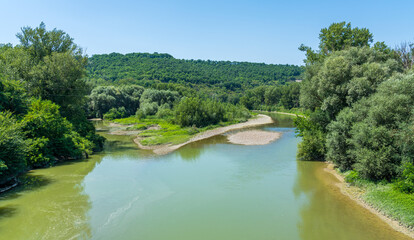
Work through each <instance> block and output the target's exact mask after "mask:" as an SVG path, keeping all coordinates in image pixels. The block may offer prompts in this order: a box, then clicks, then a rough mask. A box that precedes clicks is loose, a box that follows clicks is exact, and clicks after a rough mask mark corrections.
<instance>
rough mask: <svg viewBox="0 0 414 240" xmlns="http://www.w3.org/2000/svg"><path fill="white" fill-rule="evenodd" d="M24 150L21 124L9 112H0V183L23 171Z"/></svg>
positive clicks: (24, 144)
mask: <svg viewBox="0 0 414 240" xmlns="http://www.w3.org/2000/svg"><path fill="white" fill-rule="evenodd" d="M25 150H26V143H25V141H24V135H23V132H22V128H21V124H20V123H18V122H17V121H16V119H14V118H13V116H12V114H11V113H10V112H0V184H3V183H5V182H7V181H9V180H10V179H11V178H13V177H15V176H16V175H18V174H19V173H21V172H23V171H25V169H26V161H25Z"/></svg>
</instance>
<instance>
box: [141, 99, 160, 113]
mask: <svg viewBox="0 0 414 240" xmlns="http://www.w3.org/2000/svg"><path fill="white" fill-rule="evenodd" d="M140 110H142V113H143V115H144V117H146V116H152V115H155V114H156V113H157V111H158V104H157V103H156V102H144V103H142V104H141V107H140Z"/></svg>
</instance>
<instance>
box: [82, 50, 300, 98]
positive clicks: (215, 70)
mask: <svg viewBox="0 0 414 240" xmlns="http://www.w3.org/2000/svg"><path fill="white" fill-rule="evenodd" d="M87 70H88V76H89V77H88V81H89V82H91V83H93V84H96V85H105V84H107V85H108V84H109V85H113V84H137V85H140V86H144V87H151V88H156V87H157V86H158V85H160V86H165V85H168V84H169V85H170V86H171V85H179V86H184V87H188V88H191V89H194V90H196V91H197V92H198V93H199V94H200V95H204V96H206V97H210V98H216V99H219V100H220V101H228V102H233V103H237V102H238V101H239V99H240V97H241V96H242V94H243V93H244V92H245V91H246V90H248V89H252V88H254V87H257V86H262V85H269V86H271V85H273V86H274V85H283V84H285V83H286V82H291V81H294V80H296V79H300V78H301V76H302V73H303V67H299V66H294V65H274V64H264V63H248V62H230V61H210V60H207V61H203V60H181V59H175V58H173V57H172V56H171V55H169V54H159V53H154V54H149V53H130V54H125V55H123V54H119V53H111V54H103V55H93V56H92V57H90V58H89V63H88V65H87Z"/></svg>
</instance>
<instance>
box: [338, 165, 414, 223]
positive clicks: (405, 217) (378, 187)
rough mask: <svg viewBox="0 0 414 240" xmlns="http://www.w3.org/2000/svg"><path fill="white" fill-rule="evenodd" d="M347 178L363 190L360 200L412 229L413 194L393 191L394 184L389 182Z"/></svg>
mask: <svg viewBox="0 0 414 240" xmlns="http://www.w3.org/2000/svg"><path fill="white" fill-rule="evenodd" d="M340 174H342V175H344V176H348V175H350V174H352V173H351V171H348V172H345V173H340ZM347 178H348V182H351V183H352V185H355V186H357V187H359V188H362V189H364V190H365V193H364V194H363V196H362V198H363V200H364V201H365V202H366V203H368V204H369V205H371V206H372V207H374V208H375V209H377V210H379V211H380V212H382V213H384V214H385V215H387V216H389V217H390V218H392V219H395V220H397V221H399V222H400V223H402V224H403V225H405V226H407V227H409V228H414V194H407V193H402V192H400V191H398V190H395V189H394V187H393V185H394V184H393V183H389V182H377V183H376V182H372V181H368V180H362V179H360V178H359V177H356V176H353V177H351V178H349V177H346V179H347ZM349 180H351V181H349Z"/></svg>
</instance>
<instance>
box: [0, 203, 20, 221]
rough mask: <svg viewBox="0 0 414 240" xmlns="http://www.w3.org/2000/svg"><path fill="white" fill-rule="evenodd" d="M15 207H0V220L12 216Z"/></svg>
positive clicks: (15, 209)
mask: <svg viewBox="0 0 414 240" xmlns="http://www.w3.org/2000/svg"><path fill="white" fill-rule="evenodd" d="M16 212H17V208H16V207H10V206H6V207H0V220H1V219H2V218H9V217H12V216H13V215H14V214H16Z"/></svg>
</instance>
